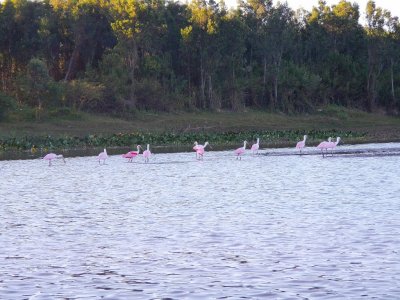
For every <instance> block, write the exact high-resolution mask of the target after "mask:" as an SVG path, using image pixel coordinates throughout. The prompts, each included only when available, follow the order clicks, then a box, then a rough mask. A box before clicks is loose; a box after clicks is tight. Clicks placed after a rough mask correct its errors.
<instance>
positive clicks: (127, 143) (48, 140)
mask: <svg viewBox="0 0 400 300" xmlns="http://www.w3.org/2000/svg"><path fill="white" fill-rule="evenodd" d="M304 134H307V135H308V140H309V141H310V142H311V143H312V142H313V141H315V142H316V141H320V140H325V139H327V137H333V138H334V137H337V136H340V137H341V138H342V139H351V140H355V139H359V140H362V139H363V137H365V136H366V133H360V132H353V131H340V130H310V131H307V132H306V131H303V130H258V131H257V130H254V131H227V132H218V133H210V132H196V133H140V132H132V133H117V134H110V135H87V136H84V137H77V136H61V137H60V136H58V137H57V136H50V135H46V136H23V137H8V138H3V139H0V150H14V149H15V150H30V149H37V150H41V151H48V150H57V149H77V148H80V149H85V148H97V147H132V146H135V145H138V144H151V145H157V146H170V145H190V144H193V142H194V141H198V142H200V143H204V142H205V141H208V142H209V143H210V144H214V145H230V144H236V143H242V142H243V141H244V140H247V141H249V142H252V141H254V140H256V139H257V138H260V139H261V141H262V143H263V144H265V145H267V144H270V145H276V144H285V143H292V142H293V143H294V142H296V141H298V140H300V139H302V136H303V135H304Z"/></svg>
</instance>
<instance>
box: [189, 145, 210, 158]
mask: <svg viewBox="0 0 400 300" xmlns="http://www.w3.org/2000/svg"><path fill="white" fill-rule="evenodd" d="M207 146H210V144H209V143H208V142H205V143H204V145H199V144H198V143H197V142H195V143H194V147H193V150H195V151H196V158H197V159H203V155H204V153H205V148H206V147H207ZM210 147H211V146H210Z"/></svg>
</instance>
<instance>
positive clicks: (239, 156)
mask: <svg viewBox="0 0 400 300" xmlns="http://www.w3.org/2000/svg"><path fill="white" fill-rule="evenodd" d="M246 144H247V141H244V142H243V147H240V148H237V149H236V150H235V155H236V159H240V160H242V156H241V155H242V154H244V152H245V151H246Z"/></svg>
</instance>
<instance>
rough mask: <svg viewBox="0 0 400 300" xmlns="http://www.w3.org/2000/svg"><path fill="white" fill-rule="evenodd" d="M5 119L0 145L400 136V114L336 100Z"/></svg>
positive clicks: (271, 142)
mask: <svg viewBox="0 0 400 300" xmlns="http://www.w3.org/2000/svg"><path fill="white" fill-rule="evenodd" d="M11 120H12V121H8V122H3V123H0V148H2V149H21V150H24V149H30V148H31V147H32V146H33V145H35V146H36V147H39V148H46V149H53V148H54V149H57V148H64V149H68V148H85V147H103V146H107V147H112V146H116V147H118V146H133V145H135V144H137V143H142V144H145V143H150V144H152V145H187V144H191V143H193V141H194V140H198V141H199V142H204V141H205V140H208V141H209V142H210V143H214V144H219V145H231V144H232V145H233V144H237V143H239V142H241V141H242V140H244V139H247V140H248V141H250V142H251V141H252V140H254V139H255V138H256V137H258V136H259V137H260V138H261V140H262V144H263V146H264V147H268V146H270V147H275V146H288V145H292V144H293V143H294V142H295V141H297V140H299V139H301V138H302V135H303V134H308V135H309V143H310V144H315V143H317V142H319V141H321V140H323V139H326V138H327V137H328V136H332V137H335V136H341V137H342V139H343V142H344V143H347V144H350V143H365V142H387V141H399V140H400V118H398V117H389V116H385V115H382V114H368V113H365V112H361V111H357V110H349V109H345V108H341V107H336V106H329V107H327V108H325V109H320V110H319V111H318V112H317V113H315V114H312V115H293V116H288V115H284V114H278V113H274V114H273V113H267V112H262V111H251V110H250V111H246V112H241V113H234V112H219V113H212V112H199V113H168V114H167V113H143V112H142V113H136V114H135V115H134V117H132V120H123V119H118V118H111V117H107V116H99V115H89V114H84V113H79V114H74V115H72V116H71V115H66V116H57V117H51V118H50V119H47V120H46V121H34V120H31V121H23V119H21V118H18V116H15V115H14V116H13V117H12V118H11Z"/></svg>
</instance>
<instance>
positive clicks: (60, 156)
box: [43, 153, 65, 166]
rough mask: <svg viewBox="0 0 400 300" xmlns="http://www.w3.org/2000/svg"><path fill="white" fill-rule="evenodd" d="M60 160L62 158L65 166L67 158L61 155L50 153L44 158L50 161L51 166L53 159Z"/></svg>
mask: <svg viewBox="0 0 400 300" xmlns="http://www.w3.org/2000/svg"><path fill="white" fill-rule="evenodd" d="M59 158H61V159H62V160H63V161H64V164H65V158H64V156H62V155H61V154H58V155H57V154H55V153H49V154H46V156H45V157H43V159H44V160H48V161H49V166H51V161H52V160H53V159H59Z"/></svg>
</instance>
